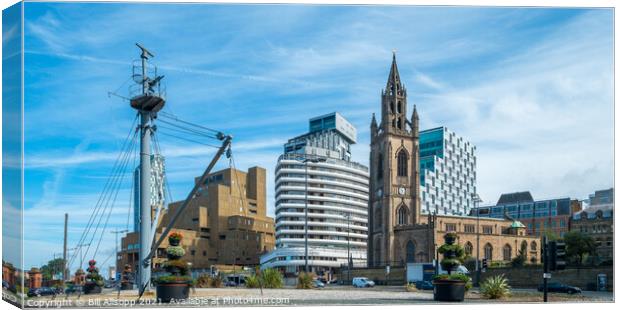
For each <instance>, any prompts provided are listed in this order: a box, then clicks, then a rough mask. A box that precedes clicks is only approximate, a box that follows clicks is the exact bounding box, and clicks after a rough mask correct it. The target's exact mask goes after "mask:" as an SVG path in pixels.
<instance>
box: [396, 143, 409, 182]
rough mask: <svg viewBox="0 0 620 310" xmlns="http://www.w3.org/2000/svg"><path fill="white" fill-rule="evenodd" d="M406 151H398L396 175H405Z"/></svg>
mask: <svg viewBox="0 0 620 310" xmlns="http://www.w3.org/2000/svg"><path fill="white" fill-rule="evenodd" d="M407 161H408V160H407V152H405V150H404V149H402V150H400V152H398V156H397V166H398V167H397V175H398V176H399V177H406V176H407Z"/></svg>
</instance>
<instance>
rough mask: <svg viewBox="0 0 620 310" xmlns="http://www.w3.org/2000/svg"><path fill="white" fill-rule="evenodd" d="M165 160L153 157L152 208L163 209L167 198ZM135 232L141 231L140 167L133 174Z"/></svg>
mask: <svg viewBox="0 0 620 310" xmlns="http://www.w3.org/2000/svg"><path fill="white" fill-rule="evenodd" d="M165 173H166V169H165V160H164V157H163V156H161V155H151V206H152V207H163V206H164V204H165V203H166V199H165V198H166V196H165V184H164V183H165V182H164V177H165ZM133 190H134V193H133V205H134V208H133V231H134V232H138V231H139V230H140V166H138V167H136V169H135V170H134V173H133Z"/></svg>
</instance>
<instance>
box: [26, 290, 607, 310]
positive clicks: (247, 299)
mask: <svg viewBox="0 0 620 310" xmlns="http://www.w3.org/2000/svg"><path fill="white" fill-rule="evenodd" d="M542 301H543V299H542V293H540V292H537V291H536V290H534V289H513V290H512V296H511V297H509V298H506V299H500V300H488V299H484V298H481V297H480V295H479V293H478V291H477V290H476V289H472V290H471V291H470V292H469V293H468V294H467V296H466V299H465V303H538V302H542ZM549 301H550V302H556V303H557V302H571V303H575V302H612V301H613V294H612V293H611V292H590V291H584V292H583V293H582V294H576V295H568V294H549ZM436 303H437V302H435V301H433V293H432V291H416V292H407V291H406V290H405V288H404V287H402V286H387V287H386V286H379V287H373V288H354V287H352V286H341V285H334V286H328V287H325V288H321V289H311V290H301V289H295V288H283V289H263V290H262V293H261V290H260V289H248V288H197V289H194V290H192V291H191V292H190V298H189V299H188V300H185V301H182V302H177V303H171V304H160V303H158V302H157V301H156V299H155V296H154V293H153V292H152V293H150V294H147V295H145V296H143V297H142V298H141V299H140V300H137V291H136V290H129V291H121V292H118V291H115V290H113V289H104V291H103V293H102V294H97V295H81V296H79V297H78V296H77V295H69V296H65V295H58V296H56V297H55V298H52V297H51V296H44V297H35V298H29V299H27V300H26V304H25V306H26V307H28V308H58V307H61V308H71V307H77V308H91V307H94V308H130V307H166V306H168V307H200V308H205V307H244V306H304V305H306V306H310V305H312V306H319V305H326V306H329V305H405V304H436Z"/></svg>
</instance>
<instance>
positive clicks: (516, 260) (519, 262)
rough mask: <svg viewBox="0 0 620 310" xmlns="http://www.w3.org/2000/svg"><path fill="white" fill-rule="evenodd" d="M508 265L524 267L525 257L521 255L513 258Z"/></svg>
mask: <svg viewBox="0 0 620 310" xmlns="http://www.w3.org/2000/svg"><path fill="white" fill-rule="evenodd" d="M510 265H511V266H512V267H523V265H525V256H523V255H517V256H515V258H513V259H512V261H511V262H510Z"/></svg>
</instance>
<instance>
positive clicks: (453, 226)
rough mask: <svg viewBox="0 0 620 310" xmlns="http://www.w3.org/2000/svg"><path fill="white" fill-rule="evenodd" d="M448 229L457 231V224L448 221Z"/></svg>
mask: <svg viewBox="0 0 620 310" xmlns="http://www.w3.org/2000/svg"><path fill="white" fill-rule="evenodd" d="M446 231H456V224H454V223H446Z"/></svg>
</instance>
